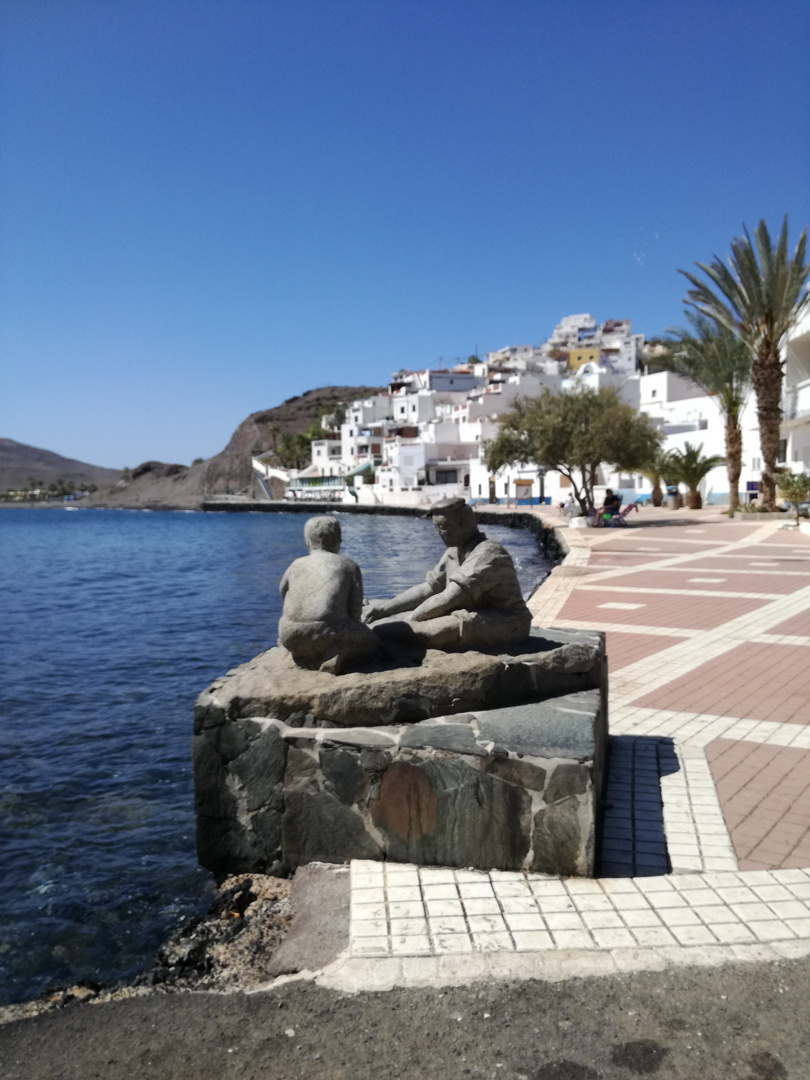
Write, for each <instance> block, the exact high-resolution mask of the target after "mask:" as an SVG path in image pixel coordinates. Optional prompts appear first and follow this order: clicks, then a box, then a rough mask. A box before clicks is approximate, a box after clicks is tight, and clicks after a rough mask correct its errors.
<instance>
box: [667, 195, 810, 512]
mask: <svg viewBox="0 0 810 1080" xmlns="http://www.w3.org/2000/svg"><path fill="white" fill-rule="evenodd" d="M743 233H744V235H743V236H738V237H736V238H735V239H734V240H732V242H731V256H730V257H729V259H728V265H726V264H725V263H723V262H722V261H721V260H720V259H719V258H718V257H717V256H716V255H715V256H714V257H713V261H712V262H711V263H710V264H705V263H697V266H698V268H699V269H700V270H702V271H703V273H704V274H705V275H706V277H707V278H708V279H709V283H710V284H707V283H706V282H704V281H701V280H700V279H699V278H697V277H695V276H694V275H693V274H689V273H687V272H686V271H685V270H681V271H680V273H682V274H683V275H684V277H685V278H686V279H687V280H688V281H689V282H690V283H691V285H692V288H691V289H689V291H688V292H687V294H686V299H685V301H684V303H686V304H688V305H690V306H691V307H693V308H694V309H695V310H696V311H698V312H699V313H700V314H701V315H704V316H706V317H707V318H710V319H714V320H715V322H717V323H718V324H719V325H720V326H725V327H726V328H727V329H728V330H731V331H732V332H733V333H735V334H737V336H738V337H739V338H740V339H741V340H742V341H744V342H745V343H746V344H747V345H748V347H749V348H750V350H751V354H752V357H753V364H752V371H751V378H752V382H753V385H754V392H755V393H756V396H757V418H758V421H759V440H760V445H761V447H762V465H763V468H762V490H763V494H764V500H763V502H764V506H765V508H766V509H767V510H775V509H776V458H777V454H778V452H779V427H780V424H781V420H782V407H781V398H782V377H783V375H784V367H783V361H782V355H781V346H782V342H783V341H784V338H785V335H786V334H787V333H788V331H789V330H790V329H791V327H792V326H794V325H795V323H796V321H797V320H798V319H799V317H800V315H801V314H802V313H803V311H804V309H805V307H806V306H807V305H808V303H810V292H804V295H802V292H803V290H804V286H805V283H806V282H807V278H808V275H810V264H808V263H807V262H806V261H805V252H806V249H807V230H806V229H804V230H803V231H802V234H801V236H800V237H799V242H798V244H797V245H796V250H795V252H794V254H793V258H792V259H791V258H789V257H788V222H787V215H785V220H784V223H783V225H782V232H781V235H780V237H779V241H778V243H777V244H776V245H774V244H773V243H772V241H771V237H770V235H769V233H768V229H767V227H766V225H765V222H764V221H760V223H759V225H758V226H757V228H756V229H755V230H754V239H753V240H752V239H751V237H750V236H749V234H748V230H747V229H746V228H745V226H743ZM712 286H713V287H712Z"/></svg>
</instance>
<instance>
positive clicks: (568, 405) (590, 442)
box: [485, 387, 661, 513]
mask: <svg viewBox="0 0 810 1080" xmlns="http://www.w3.org/2000/svg"><path fill="white" fill-rule="evenodd" d="M660 445H661V435H660V434H659V432H658V431H657V430H656V429H655V427H654V425H653V423H652V421H651V420H650V419H649V417H647V416H645V415H644V414H643V413H638V412H636V410H635V409H633V408H632V407H631V406H630V405H625V404H624V402H623V401H621V400H620V399H619V395H618V394H617V392H616V391H615V390H614V389H612V388H609V389H608V388H605V387H603V388H602V389H600V390H591V389H589V388H584V389H582V390H574V391H570V392H568V393H564V394H552V393H550V392H549V391H548V390H544V391H543V393H542V394H541V395H540V397H536V398H522V399H518V400H517V401H516V402H515V404H514V405H513V406H512V408H511V410H510V411H509V412H507V413H505V414H504V416H503V417H502V419H501V422H500V425H499V428H498V434H497V435H496V437H495V438H494V439H493V440H491V441H490V442H488V443H487V444H486V447H485V453H486V463H487V467H488V468H489V469H491V470H492V471H497V470H498V469H499V468H501V467H502V466H504V465H511V464H513V463H514V462H522V463H524V464H525V463H528V462H532V463H534V464H536V465H543V466H544V467H545V468H546V469H555V470H557V471H559V472H560V473H562V475H563V476H567V477H568V479H569V480H570V481H571V489H572V491H573V494H574V498H575V499H576V500H577V502H578V503H579V505H580V507H581V508H582V511H583V513H587V512H588V510H590V509H592V508H593V505H594V497H593V489H594V485H595V484H596V480H597V474H598V470H599V466H600V465H601V464H603V463H606V464H609V465H613V466H615V467H616V468H617V469H622V470H626V471H630V472H632V471H636V470H638V469H641V467H642V466H643V465H644V463H645V462H647V461H650V460H651V459H652V458H654V457H655V454H656V452H657V451H658V449H659V447H660Z"/></svg>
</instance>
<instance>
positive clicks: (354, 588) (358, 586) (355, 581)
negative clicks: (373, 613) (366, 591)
mask: <svg viewBox="0 0 810 1080" xmlns="http://www.w3.org/2000/svg"><path fill="white" fill-rule="evenodd" d="M348 609H349V617H350V618H352V619H360V618H361V617H362V614H363V573H362V571H361V569H360V567H359V566H355V567H354V569H353V571H352V578H351V585H350V588H349V603H348Z"/></svg>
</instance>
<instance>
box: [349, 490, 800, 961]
mask: <svg viewBox="0 0 810 1080" xmlns="http://www.w3.org/2000/svg"><path fill="white" fill-rule="evenodd" d="M551 523H552V524H553V523H554V522H553V521H552V522H551ZM780 526H782V523H781V522H771V521H768V522H765V523H763V522H759V521H753V522H750V523H749V522H748V521H743V522H738V521H728V520H726V519H725V518H724V517H721V516H720V515H719V512H718V511H717V509H715V508H711V509H707V510H704V511H700V512H689V511H678V512H674V513H673V512H667V511H665V510H654V509H652V508H650V509H647V510H645V511H643V512H642V513H641V514H639V515H634V520H633V525H632V527H631V528H627V529H611V530H604V531H601V532H596V531H594V530H573V529H572V530H566V532H565V534H564V536H565V539H566V541H567V542H569V545H570V548H571V551H570V554H569V556H568V557H567V558H566V560H565V562H564V563H563V564H562V566H560V567H558V568H557V569H556V570H555V572H554V573H553V574H552V576H551V578H550V579H549V580H548V581H547V582H546V583H545V584H544V586H543V587H542V589H541V590H540V591H539V592H538V594H537V595H536V596H535V597H534V598H533V600H532V605H531V606H532V609H533V615H534V621H535V623H536V624H537V625H540V626H561V627H582V628H589V629H590V628H594V627H598V628H602V629H605V630H606V631H607V651H608V659H609V669H610V732H611V766H610V774H609V779H608V787H607V792H606V809H605V823H604V835H603V846H602V862H601V876H600V878H599V879H597V880H581V879H568V880H564V881H562V880H558V879H554V878H548V877H544V876H542V875H536V874H523V873H503V872H496V871H493V872H492V873H490V874H485V873H480V872H475V871H459V870H455V871H454V870H447V869H442V868H426V867H419V868H418V867H412V866H398V865H394V864H387V865H385V866H383V865H381V864H377V863H361V862H357V863H353V864H352V917H351V920H352V921H351V950H350V954H351V956H352V957H356V958H357V959H358V960H359V959H360V958H361V957H364V958H371V957H379V958H382V957H387V958H389V962H393V959H395V958H406V957H414V958H415V957H432V958H433V960H434V961H437V962H438V961H439V960H441V958H442V957H448V958H449V956H450V955H452V956H456V957H457V958H458V961H459V962H461V961H462V960H463V959H464V956H469V958H470V959H472V958H473V957H474V955H476V954H478V955H480V954H482V953H487V954H489V953H494V954H502V953H504V954H509V955H512V956H515V954H527V959H528V957H529V956H534V957H535V958H537V957H539V956H540V955H542V956H544V957H545V958H547V960H548V959H550V958H551V957H552V956H554V955H556V956H557V957H558V960H559V962H560V963H563V966H565V962H566V957H567V958H568V961H567V962H568V963H569V967H570V963H571V962H572V961H571V957H574V958H576V957H577V956H579V955H580V952H581V951H582V950H585V953H584V954H583V955H587V956H588V957H590V958H591V963H592V964H593V963H596V967H598V968H599V970H615V969H622V968H627V967H633V966H634V963H635V961H634V960H633V958H636V959H637V960H638V962H639V963H638V966H650V965H651V964H653V965H654V964H656V963H658V962H659V961H661V958H662V957H663V958H664V961H665V962H674V963H682V962H693V961H694V962H697V963H699V962H708V961H706V957H707V956H710V957H712V958H713V959H711V961H710V962H723V957H725V958H727V959H735V958H736V959H746V958H749V959H750V958H767V957H768V956H769V955H772V956H776V955H780V956H781V955H804V954H807V953H810V679H808V677H807V671H808V669H810V536H808V535H807V534H804V533H802V532H800V531H799V530H794V529H785V528H784V527H780ZM755 946H758V948H754V947H755ZM678 950H681V952H680V953H679V952H678ZM707 950H708V952H707ZM769 950H771V951H770V952H769ZM772 950H776V951H775V952H773V951H772ZM600 953H609V954H610V957H611V959H610V961H607V959H606V958H605V957H604V956H602V957H601V960H600V958H599V957H597V955H596V954H600ZM642 954H643V956H642ZM681 956H682V958H681V959H679V957H681ZM645 957H646V959H645ZM651 957H652V959H651ZM656 957H657V959H656ZM701 957H702V958H703V959H701ZM547 960H545V961H543V963H546V964H547ZM602 961H604V963H602ZM664 961H661V962H664ZM425 962H426V961H425ZM442 962H445V961H442ZM448 962H449V960H448ZM529 962H530V964H531V961H529ZM534 964H535V969H536V970H537V972H538V973H539V971H540V968H537V966H536V965H537V964H541V961H540V960H537V959H536V960H535V961H534ZM600 964H601V966H600ZM541 966H542V964H541ZM586 967H587V965H586ZM391 970H393V969H391ZM396 970H397V971H399V973H400V977H401V978H402V977H403V976H402V973H403V971H404V970H405V969H404V968H403V967H402V965H401V964H400V966H399V967H398V968H397V969H396ZM413 970H417V969H413ZM419 970H421V969H419ZM425 970H427V969H425ZM437 970H438V969H437ZM453 970H454V971H456V972H457V973H458V972H459V971H463V970H464V968H463V966H462V967H461V968H459V967H458V966H456V967H454V968H453ZM504 970H509V971H510V972H511V973H513V974H514V969H513V968H508V969H504ZM529 970H533V969H531V968H530V969H529ZM546 970H547V968H546ZM580 973H586V972H584V971H582V970H580ZM395 979H396V976H395ZM405 981H407V979H406V980H405Z"/></svg>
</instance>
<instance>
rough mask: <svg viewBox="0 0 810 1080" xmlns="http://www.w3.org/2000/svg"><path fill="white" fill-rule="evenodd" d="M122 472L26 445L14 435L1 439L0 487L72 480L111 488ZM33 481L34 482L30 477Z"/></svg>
mask: <svg viewBox="0 0 810 1080" xmlns="http://www.w3.org/2000/svg"><path fill="white" fill-rule="evenodd" d="M120 476H121V470H120V469H105V468H102V467H101V466H100V465H88V464H87V463H86V462H84V461H75V460H74V459H73V458H66V457H62V455H61V454H54V453H53V452H52V451H51V450H42V449H41V448H40V447H38V446H27V445H26V444H25V443H20V442H15V440H14V439H0V490H3V491H6V490H8V489H16V488H28V487H32V486H38V485H40V484H41V485H42V486H44V487H47V486H48V485H49V484H55V483H56V482H57V481H59V480H64V481H65V483H67V481H68V480H72V481H73V483H74V484H75V486H76V487H77V488H83V487H87V486H88V485H90V484H95V485H96V486H97V487H99V488H108V487H110V485H111V484H114V483H116V481H117V480H118V479H119V478H120ZM32 480H33V481H34V484H33V485H32V483H31V481H32Z"/></svg>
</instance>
